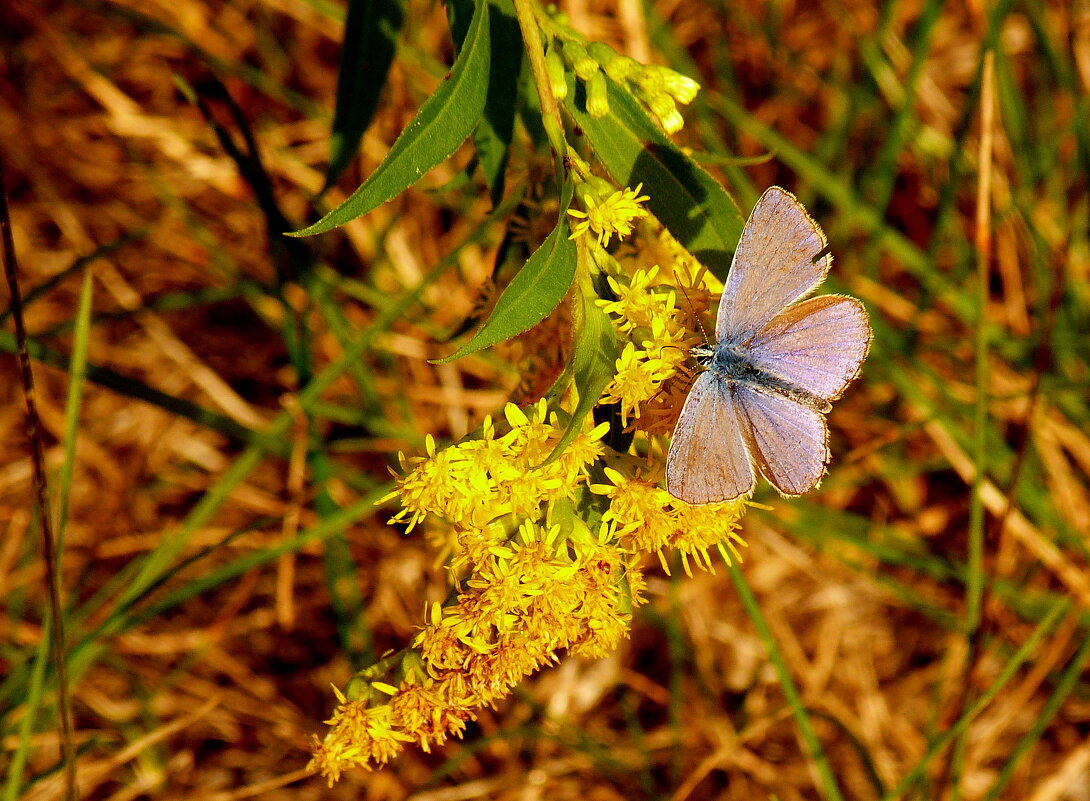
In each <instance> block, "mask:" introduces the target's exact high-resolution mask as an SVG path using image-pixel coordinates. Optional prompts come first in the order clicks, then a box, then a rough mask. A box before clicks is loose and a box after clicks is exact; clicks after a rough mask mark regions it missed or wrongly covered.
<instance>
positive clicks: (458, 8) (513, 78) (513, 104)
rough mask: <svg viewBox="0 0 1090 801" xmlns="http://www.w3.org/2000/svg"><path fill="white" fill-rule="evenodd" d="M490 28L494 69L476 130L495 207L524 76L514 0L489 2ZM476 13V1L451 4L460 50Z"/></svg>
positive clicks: (450, 16)
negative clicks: (471, 18)
mask: <svg viewBox="0 0 1090 801" xmlns="http://www.w3.org/2000/svg"><path fill="white" fill-rule="evenodd" d="M488 1H489V4H490V5H491V6H492V8H491V9H490V10H489V26H490V28H491V29H492V37H491V39H492V66H491V69H490V70H489V75H488V97H487V99H486V100H485V104H484V116H483V117H481V122H480V124H479V125H478V126H477V127H476V128H474V129H473V145H474V146H475V147H476V148H477V161H478V163H479V164H480V167H481V172H482V173H484V178H485V181H487V182H488V186H489V189H490V190H491V195H492V205H496V204H498V203H499V202H500V199H501V198H502V197H503V190H504V184H505V178H506V173H507V155H508V150H509V148H510V146H511V136H512V134H513V133H514V130H515V109H516V108H517V107H518V93H519V83H518V81H519V74H520V73H521V72H522V32H521V31H520V30H519V25H518V20H517V19H515V7H514V5H513V4H512V2H511V0H488ZM472 12H473V0H450V2H449V3H447V18H448V19H449V20H450V32H451V35H452V36H453V37H454V43H455V45H456V46H457V47H459V48H460V47H461V46H462V41H463V40H464V39H465V35H466V27H467V21H468V19H469V17H470V15H471V14H472Z"/></svg>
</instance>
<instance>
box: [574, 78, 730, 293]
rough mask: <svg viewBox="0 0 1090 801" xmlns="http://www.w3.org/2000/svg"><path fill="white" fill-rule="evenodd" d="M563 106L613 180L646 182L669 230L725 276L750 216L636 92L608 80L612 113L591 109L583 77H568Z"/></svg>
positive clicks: (646, 189)
mask: <svg viewBox="0 0 1090 801" xmlns="http://www.w3.org/2000/svg"><path fill="white" fill-rule="evenodd" d="M568 82H569V84H568V95H567V97H566V98H565V99H564V107H565V108H566V109H567V110H568V113H569V114H571V116H572V119H573V120H574V121H575V123H576V125H578V126H579V128H581V129H582V131H583V133H584V134H586V136H587V139H588V140H590V144H591V146H592V147H593V148H594V154H595V156H597V157H598V160H599V161H601V162H602V165H603V166H604V167H605V168H606V170H607V171H608V172H609V174H610V175H611V176H612V177H613V180H615V181H617V182H618V183H620V184H623V185H624V186H628V187H633V188H635V186H636V184H643V193H644V194H646V195H647V196H648V197H649V198H650V200H648V201H647V207H648V208H649V209H650V210H651V213H652V214H654V215H655V216H656V217H657V218H658V219H659V220H660V221H661V222H662V224H663V225H665V226H666V228H667V230H668V231H669V232H670V233H671V234H673V235H674V237H675V238H676V239H677V240H678V241H679V242H680V243H681V244H682V245H684V246H685V249H686V250H688V251H689V252H690V253H692V254H693V255H694V256H696V258H697V259H698V260H699V261H700V262H701V263H702V264H704V265H706V266H707V267H708V269H710V270H711V271H712V272H713V273H715V274H716V275H717V276H719V277H720V278H724V277H726V274H727V270H729V269H730V261H731V258H732V255H733V253H734V248H735V247H736V245H737V244H738V237H739V236H741V234H742V226H743V225H744V223H745V218H744V217H743V216H742V212H741V211H739V210H738V205H737V204H736V203H735V202H734V200H733V199H732V198H731V196H730V195H728V194H727V192H726V191H725V190H724V189H723V187H722V186H720V185H719V182H718V181H716V180H715V179H714V178H712V176H711V175H709V174H708V173H707V172H706V171H705V170H704V169H703V168H702V167H701V166H700V165H699V164H697V163H696V162H695V161H693V160H692V159H691V158H689V157H688V156H686V155H685V154H684V153H682V152H681V150H680V149H679V148H678V147H677V146H676V145H675V144H674V143H673V142H671V141H670V140H669V139H668V138H667V137H666V135H665V134H663V133H662V131H661V130H659V128H658V126H656V125H655V123H653V122H652V121H651V119H650V118H649V117H648V116H647V113H646V112H645V111H644V110H643V108H642V107H641V106H640V105H639V104H638V103H637V102H636V100H635V99H634V98H633V97H632V95H631V94H630V93H629V92H628V91H627V90H625V89H622V88H621V87H620V86H618V85H617V84H616V83H614V82H612V81H609V84H608V86H609V111H610V113H608V114H606V115H605V116H603V117H599V118H597V119H595V118H594V117H592V116H590V114H588V113H587V110H586V92H585V90H584V88H583V84H582V82H581V81H576V80H575V79H574V77H571V76H569V78H568Z"/></svg>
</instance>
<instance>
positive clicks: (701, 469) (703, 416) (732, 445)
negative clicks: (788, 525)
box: [666, 371, 757, 503]
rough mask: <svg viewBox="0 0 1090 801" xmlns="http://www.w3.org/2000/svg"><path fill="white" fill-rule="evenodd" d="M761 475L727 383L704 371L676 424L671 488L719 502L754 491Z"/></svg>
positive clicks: (693, 498) (684, 496)
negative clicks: (758, 474) (746, 440)
mask: <svg viewBox="0 0 1090 801" xmlns="http://www.w3.org/2000/svg"><path fill="white" fill-rule="evenodd" d="M756 480H757V479H756V475H755V474H754V471H753V463H752V460H751V459H750V456H749V454H748V453H747V452H746V445H745V442H744V440H743V436H742V429H741V421H740V420H739V417H738V410H737V409H736V408H735V405H734V401H733V398H732V397H731V396H730V394H729V391H728V386H727V384H726V382H724V381H722V380H720V379H719V378H717V377H716V376H715V375H714V374H713V373H711V372H710V371H709V372H705V373H701V374H700V376H698V377H697V379H696V383H695V384H693V388H692V389H691V390H690V391H689V397H688V398H686V399H685V406H684V407H682V409H681V416H680V417H678V421H677V426H676V427H675V429H674V436H673V439H672V441H671V443H670V452H669V454H668V455H667V457H666V487H667V489H668V490H669V491H670V494H671V495H673V496H674V497H675V498H680V499H681V500H683V501H688V502H689V503H713V502H716V501H726V500H731V499H732V498H737V497H738V496H740V495H746V494H748V493H750V492H752V491H753V487H754V485H755V484H756Z"/></svg>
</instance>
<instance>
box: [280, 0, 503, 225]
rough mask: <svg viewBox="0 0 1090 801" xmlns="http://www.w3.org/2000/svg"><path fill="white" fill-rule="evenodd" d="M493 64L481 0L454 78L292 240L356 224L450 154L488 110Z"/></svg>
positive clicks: (440, 87) (457, 62)
mask: <svg viewBox="0 0 1090 801" xmlns="http://www.w3.org/2000/svg"><path fill="white" fill-rule="evenodd" d="M490 61H491V47H490V29H489V22H488V3H487V2H486V0H477V11H476V13H475V14H474V15H473V20H472V22H471V23H470V25H469V31H468V32H467V33H466V40H465V46H464V47H463V48H462V50H461V52H460V53H459V54H458V58H456V59H455V60H454V66H453V67H452V68H451V71H450V76H449V77H448V78H447V79H446V80H445V81H443V83H442V84H440V85H439V88H438V89H436V90H435V94H433V95H432V96H431V97H429V98H428V99H427V100H426V101H424V105H422V106H421V107H420V111H419V112H418V113H417V115H416V117H415V118H414V119H413V121H412V122H410V123H409V125H408V127H407V128H405V130H404V131H402V132H401V135H400V136H398V138H397V141H396V142H394V145H393V147H391V148H390V152H389V153H387V154H386V158H385V159H383V161H382V163H381V164H380V165H378V167H377V168H376V169H375V171H374V172H373V173H371V175H370V176H369V177H368V178H367V180H366V181H364V182H363V185H362V186H360V188H359V189H357V190H356V191H355V192H353V193H352V196H351V197H349V198H348V199H347V200H345V201H344V203H342V204H341V205H339V206H337V208H335V209H333V211H331V212H329V214H327V215H325V216H324V217H322V219H320V220H318V222H316V223H314V225H311V226H309V227H307V228H304V229H302V230H301V231H294V232H292V233H290V234H289V236H311V235H313V234H321V233H325V232H326V231H329V230H332V229H333V228H336V227H337V226H340V225H344V224H345V223H347V222H351V221H352V220H354V219H356V218H357V217H360V216H362V215H364V214H366V213H367V212H369V211H371V209H373V208H375V207H377V206H379V205H381V204H383V203H385V202H386V201H387V200H390V199H391V198H393V197H395V196H397V195H399V194H400V193H401V192H403V191H405V190H406V189H408V188H409V187H410V186H412V185H413V184H414V183H416V182H417V181H418V180H419V179H420V177H421V176H423V175H424V173H426V172H427V171H428V170H430V169H431V168H432V167H434V166H436V165H437V164H439V163H440V162H442V161H443V160H444V159H446V158H447V157H448V156H450V154H451V153H453V152H454V151H455V150H456V149H457V148H458V146H459V145H460V144H462V142H464V141H465V140H466V137H468V136H469V133H470V131H472V130H473V128H474V126H476V125H477V122H478V121H479V120H480V118H481V113H482V112H483V111H484V101H485V96H486V94H487V92H488V67H489V63H490Z"/></svg>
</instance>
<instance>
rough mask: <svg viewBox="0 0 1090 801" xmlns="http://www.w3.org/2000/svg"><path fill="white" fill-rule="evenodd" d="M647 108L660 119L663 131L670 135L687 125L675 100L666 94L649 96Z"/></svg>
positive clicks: (658, 93)
mask: <svg viewBox="0 0 1090 801" xmlns="http://www.w3.org/2000/svg"><path fill="white" fill-rule="evenodd" d="M647 107H648V108H650V109H651V113H652V114H654V115H655V116H656V117H658V118H659V123H660V124H661V125H662V129H663V130H664V131H666V133H668V134H675V133H677V132H678V131H680V130H681V128H682V126H683V125H685V120H684V119H683V118H682V116H681V114H680V113H679V112H678V110H677V104H676V103H674V99H673V98H672V97H670V95H668V94H666V93H665V92H657V93H655V94H649V95H647Z"/></svg>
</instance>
